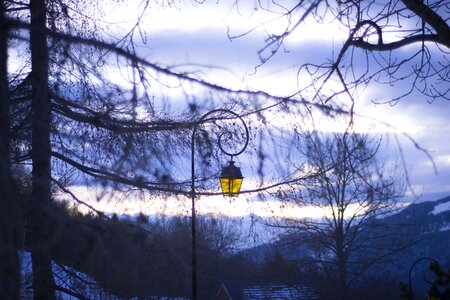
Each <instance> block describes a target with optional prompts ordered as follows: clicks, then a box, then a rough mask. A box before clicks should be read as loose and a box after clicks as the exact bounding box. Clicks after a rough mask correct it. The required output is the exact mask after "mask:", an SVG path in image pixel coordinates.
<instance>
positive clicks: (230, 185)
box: [220, 161, 244, 197]
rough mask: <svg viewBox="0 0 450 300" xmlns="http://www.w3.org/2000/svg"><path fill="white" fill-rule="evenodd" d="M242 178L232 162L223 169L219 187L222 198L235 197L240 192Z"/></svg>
mask: <svg viewBox="0 0 450 300" xmlns="http://www.w3.org/2000/svg"><path fill="white" fill-rule="evenodd" d="M243 179H244V177H242V173H241V170H240V169H239V168H238V167H236V166H235V165H234V161H230V164H229V165H228V166H227V167H225V168H223V170H222V173H221V174H220V187H221V188H222V194H223V196H224V197H237V196H238V195H239V192H240V190H241V185H242V181H243Z"/></svg>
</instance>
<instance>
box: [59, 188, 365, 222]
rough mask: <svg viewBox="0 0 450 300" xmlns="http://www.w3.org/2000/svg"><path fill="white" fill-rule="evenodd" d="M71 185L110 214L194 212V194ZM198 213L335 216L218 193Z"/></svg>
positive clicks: (200, 202)
mask: <svg viewBox="0 0 450 300" xmlns="http://www.w3.org/2000/svg"><path fill="white" fill-rule="evenodd" d="M68 189H69V190H70V191H71V192H72V193H74V194H76V195H77V197H78V198H79V199H80V200H82V201H83V202H85V203H87V204H89V205H91V206H92V207H94V208H95V209H97V210H99V211H102V212H104V213H106V214H114V213H115V214H118V215H129V216H133V215H138V214H144V215H147V216H174V217H175V216H191V198H189V197H183V196H180V197H165V198H158V197H151V196H149V195H145V193H140V192H118V191H113V190H107V191H105V190H104V189H101V188H90V187H86V186H71V187H69V188H68ZM59 198H60V199H62V200H65V201H67V202H68V203H69V204H70V205H71V206H74V207H76V208H77V210H78V211H80V212H81V213H83V214H88V213H90V212H92V211H91V210H90V209H89V208H88V207H86V206H84V205H82V204H79V203H77V202H76V201H74V200H73V199H72V198H71V197H70V196H69V195H67V194H61V195H59ZM362 213H363V211H361V206H360V205H357V204H352V205H350V206H349V207H348V208H347V210H346V216H347V217H350V216H353V215H355V214H358V215H359V214H362ZM196 214H198V215H210V216H216V217H221V216H222V217H223V216H227V217H232V218H242V217H247V216H249V215H253V216H257V217H260V218H263V219H269V218H273V219H276V220H283V219H284V220H300V219H305V218H308V219H321V218H323V217H332V210H331V209H330V208H328V207H318V206H313V205H305V206H299V205H296V204H293V203H284V202H282V201H279V200H268V201H257V200H248V199H246V198H245V196H239V197H234V198H229V197H223V196H221V195H217V196H203V197H199V198H198V199H196Z"/></svg>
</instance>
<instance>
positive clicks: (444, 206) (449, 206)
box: [431, 201, 450, 215]
mask: <svg viewBox="0 0 450 300" xmlns="http://www.w3.org/2000/svg"><path fill="white" fill-rule="evenodd" d="M449 210H450V201H449V202H445V203H441V204H439V205H436V206H435V207H434V209H433V211H432V212H431V214H433V215H438V214H441V213H443V212H446V211H449Z"/></svg>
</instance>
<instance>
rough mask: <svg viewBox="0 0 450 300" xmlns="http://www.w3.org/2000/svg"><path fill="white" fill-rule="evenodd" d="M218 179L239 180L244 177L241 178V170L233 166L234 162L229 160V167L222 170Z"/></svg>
mask: <svg viewBox="0 0 450 300" xmlns="http://www.w3.org/2000/svg"><path fill="white" fill-rule="evenodd" d="M220 178H239V179H242V178H244V177H242V172H241V169H240V168H238V167H236V166H235V165H234V161H233V160H230V163H229V165H228V166H226V167H225V168H223V169H222V172H221V173H220Z"/></svg>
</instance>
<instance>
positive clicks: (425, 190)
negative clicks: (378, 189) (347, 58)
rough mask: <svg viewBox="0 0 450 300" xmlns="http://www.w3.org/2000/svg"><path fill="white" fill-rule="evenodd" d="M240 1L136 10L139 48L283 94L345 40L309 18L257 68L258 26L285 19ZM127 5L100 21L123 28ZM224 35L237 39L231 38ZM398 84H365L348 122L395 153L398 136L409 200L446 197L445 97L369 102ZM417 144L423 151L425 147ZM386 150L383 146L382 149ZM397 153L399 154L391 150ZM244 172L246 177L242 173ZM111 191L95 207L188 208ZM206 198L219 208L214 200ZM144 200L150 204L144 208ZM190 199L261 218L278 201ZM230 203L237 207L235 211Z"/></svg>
mask: <svg viewBox="0 0 450 300" xmlns="http://www.w3.org/2000/svg"><path fill="white" fill-rule="evenodd" d="M136 1H137V0H136ZM138 2H140V1H138ZM152 2H153V1H152ZM185 2H186V3H185ZM240 2H241V3H246V4H249V6H247V7H244V6H239V7H236V5H233V4H232V3H234V1H220V2H219V3H217V2H216V1H210V2H208V1H206V2H205V3H203V4H198V3H196V2H195V1H175V3H171V4H170V5H169V4H168V3H167V2H163V3H159V4H155V3H151V6H150V7H149V8H148V9H147V10H146V13H145V14H144V15H143V23H142V33H143V34H142V36H143V37H145V40H146V43H143V44H141V46H140V49H139V54H140V55H141V56H144V57H145V58H146V59H148V60H149V61H151V62H155V63H157V64H159V65H167V66H179V67H178V68H179V70H183V68H186V69H189V70H196V71H198V72H199V74H201V76H202V78H205V79H207V80H208V81H210V82H213V83H218V84H220V85H223V86H227V87H230V88H235V89H238V88H239V89H251V90H265V91H267V92H270V93H272V94H275V95H281V96H285V95H289V94H292V93H294V92H296V91H297V88H298V85H299V84H301V81H302V78H301V77H300V78H299V77H298V76H297V71H298V68H299V67H300V66H301V65H302V64H303V63H305V62H315V63H321V62H324V61H326V59H327V58H330V57H331V56H332V54H333V51H334V53H337V52H338V51H339V50H340V48H341V47H342V44H343V42H344V40H345V38H346V32H345V31H344V29H341V28H338V27H336V26H335V25H332V26H329V25H322V26H317V25H316V24H315V23H314V22H308V23H307V24H306V26H304V27H301V28H298V29H297V31H295V33H294V34H292V35H291V36H290V37H289V38H288V39H286V41H285V45H284V46H285V47H284V48H283V49H280V50H279V51H278V52H277V53H276V55H275V56H274V57H272V59H271V60H269V61H268V62H267V63H265V64H264V65H262V66H259V65H260V64H261V60H260V56H259V55H258V51H259V50H261V49H262V48H263V47H264V45H265V38H266V35H265V32H264V31H265V30H269V31H271V32H272V33H276V32H281V30H282V29H283V26H284V25H285V24H284V23H283V22H285V20H283V19H282V20H278V19H274V16H273V14H267V13H264V12H261V11H258V10H254V7H253V6H252V5H253V3H252V1H240ZM130 3H132V1H126V3H122V7H120V8H119V9H117V8H114V9H113V10H108V8H106V11H105V14H104V15H103V16H102V18H103V20H104V21H106V23H105V24H107V26H108V29H109V30H116V31H117V32H119V33H120V32H124V31H125V30H127V28H129V27H130V26H131V25H132V24H133V23H134V22H135V20H136V18H137V16H138V15H139V10H142V6H139V5H137V6H136V7H132V6H131V4H130ZM230 3H231V4H230ZM119 21H120V22H119ZM261 23H264V24H265V26H264V27H263V28H261V27H258V28H257V29H255V30H253V31H250V30H251V29H252V28H256V27H257V25H258V24H261ZM244 33H247V34H244ZM243 34H244V35H243ZM241 35H242V36H241ZM230 36H235V37H236V38H231V39H230ZM238 36H239V37H238ZM263 55H267V53H263ZM258 66H259V67H258ZM118 80H120V76H119V78H118ZM402 88H405V86H402V85H401V84H398V85H397V86H395V87H394V90H393V89H389V88H388V87H383V86H381V87H380V86H378V87H373V88H367V90H366V91H365V92H364V93H363V94H362V97H360V98H358V99H357V101H356V103H355V111H356V113H357V114H358V117H357V118H356V120H355V121H356V123H355V126H356V127H357V130H359V131H370V132H375V133H380V134H383V135H384V136H383V138H384V140H385V141H386V142H387V145H388V146H389V147H392V148H396V150H397V151H396V152H397V155H399V151H398V150H399V148H397V146H398V144H397V142H400V146H401V148H400V149H401V154H402V155H403V158H404V162H405V167H406V169H407V170H408V172H409V176H410V184H411V190H410V191H409V193H412V192H414V194H415V196H417V197H418V198H416V201H425V200H435V199H440V198H442V197H445V196H448V195H450V180H449V178H450V139H449V137H450V122H449V121H448V120H449V112H450V102H448V101H445V100H442V101H439V100H436V101H435V102H434V103H432V104H430V103H427V102H426V101H425V100H424V99H423V97H421V96H420V95H411V96H410V97H408V98H406V99H403V100H401V101H400V102H398V103H397V104H396V105H394V106H392V105H389V104H375V102H385V101H386V100H388V99H391V98H392V96H391V93H392V92H393V91H395V89H397V90H398V89H402ZM386 124H389V125H388V126H387V125H386ZM316 125H317V129H319V130H324V131H332V130H336V129H338V130H339V128H341V130H342V128H344V127H340V126H339V124H336V122H333V121H332V120H330V119H329V118H323V119H321V120H320V121H319V122H318V123H317V124H316ZM415 143H417V144H415ZM418 147H420V148H421V149H424V150H426V151H427V153H425V152H424V151H422V150H420V149H418ZM387 152H389V151H387V150H386V153H387ZM397 159H399V157H398V156H397ZM242 169H243V172H244V173H245V172H248V171H249V170H248V167H246V166H242ZM247 174H248V173H247ZM244 176H246V177H247V178H248V175H244ZM246 180H248V179H246ZM92 192H93V191H92V190H90V191H85V192H84V194H85V197H84V198H85V200H88V199H92V198H94V199H95V197H92ZM79 194H83V192H80V193H79ZM115 197H116V199H104V201H103V203H104V207H101V206H100V207H98V208H99V209H101V210H104V211H106V212H113V211H114V212H117V211H122V212H126V213H128V214H134V213H137V212H139V211H144V212H148V211H149V210H150V211H153V212H154V213H164V212H167V210H170V211H177V212H179V213H184V214H189V211H190V202H189V201H187V202H185V201H184V200H186V199H184V200H183V199H181V200H180V199H179V198H176V199H175V198H174V201H167V200H170V199H166V201H163V202H161V203H159V204H155V202H145V201H144V202H142V201H139V199H141V198H139V195H137V196H136V199H131V200H130V197H129V195H128V196H124V197H128V198H127V200H128V202H133V203H134V204H131V205H130V204H129V205H127V207H126V208H123V207H121V206H122V204H123V201H122V200H121V199H120V197H119V196H118V194H117V193H116V194H115ZM81 198H83V197H81ZM97 198H98V196H97ZM112 203H113V204H114V203H116V205H112ZM212 203H214V204H216V205H219V206H214V205H212ZM97 205H101V203H97ZM149 205H150V206H151V207H147V206H149ZM155 205H156V206H155ZM158 205H159V206H160V207H159V206H158ZM197 205H198V206H197V208H198V209H199V210H200V211H202V212H204V213H214V212H217V211H218V210H219V211H220V212H222V213H225V214H227V215H232V216H236V217H240V216H244V215H246V214H248V213H249V212H251V213H253V214H255V215H260V216H264V215H265V213H267V211H273V210H275V211H277V209H278V208H277V206H279V205H280V204H279V203H270V204H269V205H274V206H273V207H272V208H268V207H267V206H264V207H263V206H261V207H259V206H258V205H259V204H255V203H252V204H249V202H247V201H246V200H245V199H241V198H239V199H234V200H233V202H230V201H229V200H228V199H224V198H223V197H208V199H206V200H205V199H200V200H199V202H198V204H197ZM220 205H221V206H220ZM261 205H262V204H261ZM265 205H267V203H266V204H265ZM281 205H282V204H281ZM157 206H158V207H157ZM171 206H173V207H171ZM250 206H251V207H250ZM236 207H239V208H240V209H238V210H237V209H236ZM287 211H288V212H289V213H295V214H297V215H299V216H301V215H303V214H305V213H306V214H307V215H309V216H311V215H312V214H314V212H313V211H309V210H307V209H305V208H302V210H300V211H298V210H297V209H296V208H288V209H285V210H284V211H282V213H284V214H285V213H286V212H287Z"/></svg>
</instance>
